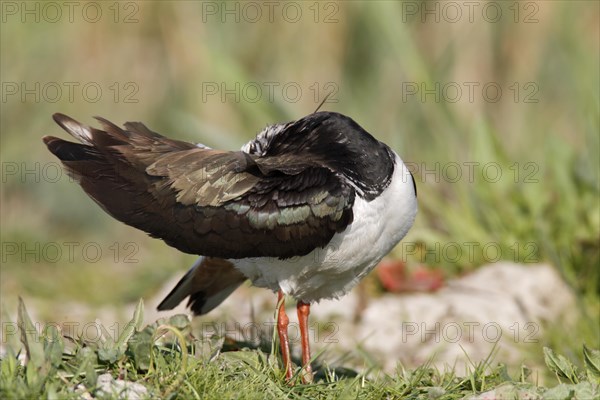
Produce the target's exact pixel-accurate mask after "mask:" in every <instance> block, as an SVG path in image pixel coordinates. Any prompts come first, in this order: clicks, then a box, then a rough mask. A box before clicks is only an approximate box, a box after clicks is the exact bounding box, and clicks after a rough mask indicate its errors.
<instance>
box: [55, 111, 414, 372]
mask: <svg viewBox="0 0 600 400" xmlns="http://www.w3.org/2000/svg"><path fill="white" fill-rule="evenodd" d="M96 119H97V120H98V121H99V123H100V125H101V128H100V129H98V128H93V127H89V126H86V125H84V124H81V123H79V122H77V121H75V120H73V119H72V118H70V117H67V116H66V115H63V114H55V115H54V120H55V121H56V122H57V123H58V124H59V125H60V126H61V127H62V128H63V129H64V130H65V131H67V132H68V133H69V134H71V135H72V136H73V137H74V138H75V139H77V140H78V141H79V142H80V143H73V142H68V141H65V140H62V139H59V138H56V137H52V136H46V137H44V143H45V144H46V145H47V146H48V149H49V150H50V151H51V152H52V153H53V154H54V155H56V156H57V157H58V158H59V159H60V160H61V161H62V163H63V164H64V166H65V167H66V170H67V171H68V172H69V174H70V175H71V176H73V177H74V178H75V179H76V180H77V181H78V182H79V184H80V185H81V187H82V188H83V190H84V191H85V192H86V193H87V194H88V195H89V196H90V197H91V198H92V199H93V200H94V201H95V202H96V203H98V205H100V207H102V209H104V211H106V212H107V213H108V214H110V215H111V216H113V217H114V218H116V219H118V220H119V221H121V222H124V223H125V224H127V225H131V226H133V227H135V228H138V229H141V230H143V231H145V232H147V233H148V234H149V235H150V236H152V237H155V238H160V239H162V240H164V241H165V242H166V243H167V244H168V245H170V246H173V247H175V248H177V249H179V250H180V251H183V252H185V253H190V254H197V255H200V258H199V259H198V260H197V261H196V262H195V263H194V265H193V266H192V268H191V269H190V270H189V271H188V272H187V274H186V275H185V276H184V277H183V278H182V279H181V281H180V282H179V283H178V284H177V286H176V287H175V288H174V289H173V290H172V292H171V293H170V294H169V295H168V296H167V297H166V298H165V299H164V300H163V302H162V303H161V304H160V305H159V306H158V309H159V310H170V309H172V308H174V307H175V306H177V305H178V304H179V303H180V302H181V301H183V300H184V299H185V298H186V297H188V298H189V299H188V306H189V307H190V308H191V310H192V311H193V313H194V314H196V315H202V314H206V313H207V312H209V311H210V310H212V309H213V308H215V307H216V306H218V305H219V304H220V303H221V302H222V301H223V300H224V299H225V298H226V297H227V296H229V294H231V293H232V292H233V291H234V290H235V289H236V288H237V287H238V286H240V285H241V284H242V283H243V282H244V281H246V280H248V279H249V280H250V281H252V283H253V284H254V285H255V286H259V287H263V288H267V289H271V290H272V291H273V292H276V293H277V295H278V305H277V309H278V312H277V330H278V334H279V339H280V343H281V352H282V359H283V365H284V368H285V374H286V379H288V380H290V379H292V377H293V369H292V363H291V361H290V350H289V340H288V334H287V327H288V322H289V320H288V317H287V315H286V313H285V307H284V296H285V295H287V296H291V297H293V298H294V299H295V300H296V301H297V313H298V319H299V325H300V333H301V345H302V364H303V368H304V370H303V371H302V372H301V374H302V379H303V381H305V382H306V381H310V380H311V379H312V370H311V366H310V360H311V357H310V345H309V339H308V314H309V311H310V305H311V304H312V303H314V302H318V301H319V300H322V299H335V298H338V297H340V296H342V295H344V294H345V293H347V292H348V291H349V290H350V289H352V288H353V287H354V286H355V285H356V284H357V283H358V282H359V281H360V280H361V278H363V277H364V276H365V275H366V274H368V273H369V271H371V270H372V269H373V268H374V267H375V266H376V265H377V263H378V262H379V261H380V260H381V259H382V258H383V257H384V256H385V255H386V254H387V253H388V252H389V251H390V250H391V249H392V248H393V247H394V246H395V245H396V244H397V243H398V242H399V241H400V240H401V239H402V238H403V237H404V236H405V235H406V233H407V232H408V230H409V229H410V227H411V226H412V224H413V222H414V219H415V216H416V213H417V190H416V186H415V182H414V180H413V177H412V175H411V173H410V171H409V170H408V168H407V167H406V166H405V165H404V163H403V162H402V160H401V159H400V157H399V156H398V155H397V154H396V153H395V152H394V151H393V150H392V149H390V147H388V146H387V145H385V144H384V143H382V142H380V141H378V140H377V139H375V138H374V137H373V136H371V135H370V134H369V133H368V132H367V131H365V130H364V129H363V128H362V127H360V126H359V125H358V124H357V123H356V122H355V121H354V120H352V119H351V118H349V117H347V116H345V115H342V114H338V113H334V112H315V113H313V114H310V115H308V116H306V117H304V118H301V119H299V120H297V121H292V122H288V123H282V124H275V125H271V126H268V127H267V128H265V129H264V130H262V131H261V132H260V133H259V134H258V135H257V136H256V138H255V139H253V140H251V141H250V142H248V143H247V144H246V145H244V146H243V147H242V149H241V150H240V151H223V150H215V149H211V148H209V147H207V146H204V145H202V144H192V143H187V142H183V141H179V140H174V139H169V138H166V137H164V136H161V135H159V134H158V133H155V132H152V131H151V130H149V129H148V128H146V126H144V125H143V124H141V123H139V122H127V123H125V125H124V128H125V129H122V128H120V127H118V126H116V125H115V124H113V123H111V122H109V121H107V120H105V119H103V118H99V117H97V118H96Z"/></svg>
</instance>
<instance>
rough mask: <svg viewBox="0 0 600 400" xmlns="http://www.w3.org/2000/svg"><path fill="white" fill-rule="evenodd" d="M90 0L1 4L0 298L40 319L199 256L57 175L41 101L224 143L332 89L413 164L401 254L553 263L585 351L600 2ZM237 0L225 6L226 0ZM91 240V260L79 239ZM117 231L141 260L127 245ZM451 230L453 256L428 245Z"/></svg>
mask: <svg viewBox="0 0 600 400" xmlns="http://www.w3.org/2000/svg"><path fill="white" fill-rule="evenodd" d="M15 4H17V6H18V7H21V6H19V4H24V3H15ZM33 4H37V3H35V2H34V3H33ZM39 4H42V3H39ZM39 4H38V6H39V7H42V6H41V5H39ZM100 4H102V5H101V10H102V18H100V19H99V21H98V22H95V23H90V22H88V21H86V20H85V18H83V16H82V8H83V7H81V8H76V9H75V13H74V15H73V22H70V21H69V18H68V14H67V13H66V11H65V10H63V16H62V18H61V19H60V20H58V21H56V22H52V21H51V19H52V18H48V16H46V18H44V16H43V15H42V17H41V18H40V21H39V22H35V21H34V17H32V16H31V15H21V14H20V13H18V14H15V15H12V14H10V15H7V13H6V12H5V13H4V14H3V18H4V19H5V21H3V23H2V24H1V28H0V29H1V39H0V44H1V59H0V71H1V72H0V74H1V80H2V85H3V87H2V96H3V99H2V103H1V118H0V133H1V150H0V152H1V154H0V155H1V159H2V192H1V199H0V201H1V206H2V209H1V213H0V217H1V235H2V245H3V248H2V252H3V255H2V258H3V259H2V269H1V278H2V281H1V286H0V289H1V291H2V303H3V304H4V306H5V307H8V308H10V309H15V307H16V296H17V294H21V295H23V296H24V297H25V298H26V299H27V298H38V299H41V300H42V301H41V302H40V305H39V306H38V309H39V310H38V313H39V314H40V315H43V316H44V318H47V319H51V318H53V317H54V315H53V312H55V310H56V308H55V307H57V305H58V304H61V303H64V302H66V303H69V302H82V303H85V304H90V305H96V306H100V305H111V306H117V307H118V306H120V305H122V304H123V303H124V302H132V301H134V300H135V299H137V298H138V297H140V296H149V295H151V294H152V293H155V292H156V291H157V290H158V288H159V287H160V286H161V284H162V283H163V282H165V280H167V279H168V278H169V277H170V276H172V275H173V274H175V273H176V271H183V270H184V269H185V268H186V267H187V265H188V264H189V263H191V261H192V260H193V257H192V256H188V255H182V254H180V253H178V252H177V251H175V250H173V249H170V248H168V247H167V246H166V245H164V244H162V243H161V242H159V241H157V240H152V239H149V238H147V237H146V236H145V235H144V234H143V233H140V232H137V231H135V230H134V229H132V228H129V227H126V226H123V225H122V224H119V223H117V222H115V221H114V220H113V219H112V218H110V217H109V216H107V215H106V214H104V213H103V212H102V211H101V210H100V209H99V208H98V207H97V205H96V204H94V202H93V201H91V200H90V199H88V198H87V197H86V196H85V194H83V192H82V191H81V189H80V188H78V187H77V185H76V184H74V183H73V182H70V181H69V179H68V178H67V177H66V175H64V174H62V175H60V173H58V178H56V177H57V172H56V169H55V167H56V160H55V159H54V158H53V157H52V156H51V154H50V153H49V152H48V151H47V150H46V148H45V147H44V146H43V144H42V142H41V136H42V135H44V134H53V135H60V136H62V137H65V135H66V134H65V133H64V132H62V131H61V129H60V128H59V127H58V126H56V125H55V124H54V122H53V121H52V119H51V115H52V113H54V112H59V111H60V112H62V113H66V114H68V115H71V116H73V117H75V118H76V119H79V120H81V121H83V122H87V123H90V124H91V123H93V120H92V118H91V117H92V116H94V115H101V116H104V117H106V118H108V119H110V120H112V121H114V122H116V123H122V122H125V121H127V120H138V121H143V122H144V123H145V124H146V125H148V126H149V127H150V128H151V129H153V130H155V131H157V132H161V133H163V134H166V135H169V136H171V137H175V138H178V139H183V140H189V141H194V142H202V143H205V144H206V145H209V146H212V147H221V148H230V149H234V148H239V146H241V145H242V144H243V143H245V142H246V141H247V140H249V139H251V138H252V137H253V136H254V135H255V134H256V132H258V131H259V130H260V129H262V128H263V127H264V126H265V125H267V124H269V123H273V122H279V121H286V120H292V119H296V118H299V117H301V116H304V115H306V114H308V113H310V112H312V111H314V109H315V108H316V107H317V106H318V104H319V103H320V102H321V100H322V99H323V98H324V97H325V95H326V94H327V93H329V92H332V94H331V97H330V99H329V101H328V102H327V103H326V104H325V105H324V107H323V109H326V110H331V111H338V112H341V113H344V114H347V115H350V116H351V117H352V118H354V119H355V120H356V121H358V122H359V123H360V124H361V125H362V126H363V127H365V128H366V129H367V130H368V131H369V132H371V133H373V134H374V135H375V136H376V137H378V138H379V139H380V140H382V141H384V142H386V143H388V144H390V145H391V146H392V147H393V148H394V149H395V150H396V151H397V152H398V153H399V154H400V155H401V156H402V157H403V159H404V161H405V162H407V163H408V164H409V165H410V166H411V169H412V170H413V171H414V172H415V176H416V178H417V186H418V193H419V204H420V214H419V216H418V218H417V222H416V224H415V227H414V228H413V230H412V231H411V232H410V233H409V235H408V236H407V238H406V239H405V242H406V243H415V244H416V245H417V246H416V248H417V251H412V252H410V254H409V253H408V252H406V251H405V252H403V251H402V250H403V249H406V247H402V246H399V247H398V248H397V249H396V250H395V252H394V255H395V256H396V257H402V258H405V259H407V260H408V261H409V264H411V265H416V264H419V263H426V264H429V265H432V266H436V267H440V268H443V269H444V270H446V271H448V273H449V274H450V275H451V274H457V273H462V272H465V271H469V270H471V269H473V268H477V267H478V266H480V265H482V264H484V263H486V262H488V261H494V260H495V259H496V258H500V259H509V260H515V261H520V262H525V263H528V262H548V263H550V264H552V265H553V266H555V267H556V268H557V269H558V271H560V273H561V274H562V276H563V277H564V278H565V280H566V281H567V282H568V283H569V284H570V285H571V286H572V287H573V289H574V291H575V292H576V293H577V294H578V295H579V299H580V305H581V310H580V311H581V312H583V315H585V318H584V323H583V326H584V328H581V329H579V330H578V331H577V332H569V333H566V332H563V333H562V334H563V335H567V336H568V337H569V338H570V339H571V340H574V341H579V342H581V341H584V340H587V341H590V340H591V341H596V346H595V347H598V313H597V311H598V307H599V300H598V297H599V294H600V283H599V282H600V268H599V265H600V247H599V240H600V207H599V206H600V200H599V199H600V197H599V192H600V178H599V171H600V161H599V154H600V152H599V147H600V140H599V126H600V123H599V122H600V121H599V119H600V113H599V107H600V99H599V97H600V96H599V87H600V78H599V72H598V71H600V61H599V47H600V43H599V37H600V32H599V29H600V28H599V26H600V21H599V12H600V11H599V4H598V3H597V2H568V1H553V2H536V3H534V2H526V3H513V2H500V3H496V4H498V5H499V7H500V8H501V10H502V17H501V18H497V20H496V21H494V22H489V21H488V20H486V18H484V17H483V15H482V9H483V8H484V5H485V4H486V3H485V2H483V3H478V2H477V4H478V6H477V7H476V8H475V9H474V13H473V18H472V21H470V17H469V13H468V12H467V9H466V8H463V9H462V17H461V18H460V19H459V20H457V21H456V22H450V21H451V20H454V17H453V16H454V14H449V13H450V12H451V11H452V10H446V11H443V10H444V8H443V7H445V6H444V5H443V4H444V3H421V2H404V3H402V2H346V3H331V2H328V3H312V2H308V3H294V4H296V6H297V7H298V8H299V9H300V10H301V18H299V20H298V21H297V22H292V19H290V17H289V15H288V16H287V18H284V17H283V14H282V12H283V11H282V10H283V9H284V7H283V4H282V3H277V2H276V4H278V5H279V6H277V7H276V8H275V9H274V13H273V20H272V22H271V21H270V20H269V18H268V15H269V14H268V13H267V9H266V8H261V10H262V17H261V18H258V20H257V21H256V22H254V15H255V14H253V13H251V11H252V10H246V11H245V12H247V14H244V8H243V7H244V3H229V6H226V5H224V4H223V3H219V2H205V3H200V2H198V3H196V2H181V3H177V4H175V3H171V2H140V3H133V2H124V3H114V4H118V6H117V9H118V10H119V14H118V15H116V14H115V12H116V10H117V9H115V8H114V7H115V6H114V5H112V7H113V8H109V7H111V4H113V3H110V4H108V3H100ZM235 4H237V7H238V8H239V13H238V14H236V12H235V11H234V12H233V14H232V13H229V14H227V13H224V9H225V7H231V9H233V10H235V7H236V5H235ZM436 4H437V6H436ZM456 4H461V3H460V2H459V3H456ZM532 4H533V5H534V6H535V7H534V6H531V5H532ZM528 5H529V6H528ZM207 6H210V7H213V6H214V7H216V10H217V14H212V11H213V10H214V9H213V8H207ZM408 6H410V7H408ZM413 6H414V7H417V9H418V10H421V9H423V7H430V8H432V9H434V10H435V7H438V9H439V13H438V14H439V15H438V16H437V17H438V18H439V22H436V20H435V18H436V16H435V14H434V15H428V16H427V15H425V16H423V15H421V14H420V13H417V14H416V15H413V14H412V10H413V8H411V7H413ZM31 7H34V6H31ZM511 7H512V8H511ZM517 10H518V11H519V14H518V15H517V14H516V12H517ZM19 11H21V10H19ZM288 11H289V12H290V13H291V10H288ZM317 11H318V15H317V14H316V12H317ZM286 15H287V14H286ZM290 15H292V14H290ZM115 19H116V21H117V22H115ZM126 19H129V20H131V21H130V22H129V23H126V22H125V20H126ZM236 19H238V21H236ZM423 19H425V20H424V21H423ZM515 19H516V21H515ZM23 20H24V21H25V22H23ZM133 20H135V21H133ZM36 85H39V86H36ZM115 85H116V86H115ZM236 85H237V86H236ZM57 86H58V87H59V88H60V90H61V91H60V92H57V91H56V87H57ZM98 87H99V88H100V89H101V95H99V96H98V95H96V92H95V91H94V89H96V88H98ZM215 87H216V88H217V93H213V91H214V90H215ZM257 87H258V88H259V89H260V90H261V91H260V93H258V92H257V91H256V88H257ZM270 87H271V88H273V90H272V92H270V90H269V88H270ZM69 88H73V90H72V92H71V91H70V89H69ZM84 88H87V89H84ZM297 88H300V91H301V93H300V95H297V90H295V89H297ZM484 88H487V89H486V90H484ZM496 88H500V89H501V94H500V92H495V89H496ZM236 89H237V90H236ZM471 89H472V92H471ZM15 90H16V92H15ZM226 90H229V91H231V92H235V93H237V97H236V95H235V94H231V93H229V94H227V93H228V92H226ZM415 90H417V92H416V93H414V91H415ZM457 90H458V92H457ZM27 91H29V92H27ZM471 94H472V96H471ZM271 95H272V96H271ZM436 95H437V98H436ZM131 101H134V102H131ZM28 171H29V172H28ZM456 171H458V173H460V176H457V175H456V174H457V172H456ZM498 171H500V173H501V176H498V177H496V176H497V174H498ZM71 242H75V243H77V244H78V247H77V248H76V249H75V250H74V253H73V257H70V256H69V254H67V252H68V249H69V247H68V245H66V244H65V243H71ZM473 242H475V243H478V244H480V245H484V244H488V243H491V244H494V246H493V247H494V249H500V251H499V253H498V257H496V255H495V254H494V253H492V255H489V254H485V253H484V252H482V251H480V250H477V249H478V248H477V247H476V248H475V250H476V251H475V252H473V253H472V254H470V253H469V248H468V246H469V245H468V244H469V243H473ZM52 243H54V244H57V246H58V248H59V249H61V251H62V254H61V256H60V257H55V256H54V255H52V254H53V253H51V251H53V250H56V247H52V245H49V244H52ZM90 243H94V244H95V245H94V246H95V247H94V248H97V247H99V248H100V249H101V252H102V256H101V257H100V258H98V259H96V257H95V256H94V255H93V254H92V256H91V257H90V255H89V254H84V253H83V252H82V251H81V250H80V249H82V248H83V247H84V245H86V244H90ZM115 243H116V244H117V248H119V254H118V255H117V254H116V252H117V250H116V248H115V247H114V244H115ZM130 243H133V246H134V247H133V250H135V255H134V257H133V258H134V259H135V262H127V260H126V254H130V253H127V252H128V251H131V249H132V248H127V247H126V246H128V245H129V244H130ZM449 243H452V244H456V245H458V247H459V248H460V250H461V253H460V254H461V256H460V257H448V256H444V254H443V252H441V251H439V250H436V246H438V247H437V249H439V247H440V246H442V247H443V246H444V245H447V244H449ZM13 244H16V245H17V249H16V253H15V252H14V251H13V250H15V249H14V248H13V247H10V248H9V247H7V246H12V245H13ZM36 246H38V247H36ZM45 246H46V247H45ZM94 248H92V250H94ZM31 249H33V250H31ZM431 249H433V250H431ZM479 249H481V247H479ZM29 250H31V251H29ZM13 253H14V254H13ZM36 257H37V258H36ZM55 259H56V262H52V261H53V260H55ZM90 259H93V260H94V261H95V262H89V260H90ZM491 284H493V283H491ZM557 335H560V334H559V333H557ZM553 341H555V342H561V339H560V336H559V339H556V338H555V339H554V340H553ZM574 348H575V347H574ZM576 348H577V349H578V348H580V343H578V344H577V346H576ZM558 350H559V351H562V350H563V349H560V348H559V349H558Z"/></svg>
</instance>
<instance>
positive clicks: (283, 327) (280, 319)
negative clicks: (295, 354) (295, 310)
mask: <svg viewBox="0 0 600 400" xmlns="http://www.w3.org/2000/svg"><path fill="white" fill-rule="evenodd" d="M277 301H278V303H277V304H278V305H277V333H278V334H279V344H280V346H281V358H283V365H284V368H285V379H287V380H288V381H289V380H290V379H292V376H293V375H294V374H293V372H292V361H291V359H290V340H289V339H288V325H289V323H290V319H289V318H288V316H287V314H286V313H285V296H284V294H283V292H282V291H281V290H279V291H278V292H277Z"/></svg>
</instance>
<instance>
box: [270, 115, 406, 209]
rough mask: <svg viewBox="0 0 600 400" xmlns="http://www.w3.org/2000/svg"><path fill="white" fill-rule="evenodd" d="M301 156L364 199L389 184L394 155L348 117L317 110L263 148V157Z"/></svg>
mask: <svg viewBox="0 0 600 400" xmlns="http://www.w3.org/2000/svg"><path fill="white" fill-rule="evenodd" d="M286 153H293V154H296V155H299V154H301V155H304V156H305V157H307V159H314V160H315V161H317V162H320V163H322V164H324V165H325V166H327V167H328V168H330V169H332V170H334V171H336V172H338V173H340V174H342V175H344V176H345V177H346V178H347V179H348V180H350V181H351V182H352V183H353V184H354V185H355V186H356V188H357V189H358V193H359V195H360V196H361V197H363V198H365V199H366V200H372V199H374V198H375V197H377V196H378V195H379V194H380V193H381V192H382V191H383V190H384V189H385V188H386V187H387V186H388V185H389V183H390V180H391V178H392V174H393V173H394V165H395V155H394V153H393V152H392V150H391V149H390V148H389V147H388V146H386V145H385V144H384V143H381V142H380V141H378V140H377V139H375V138H374V137H373V136H372V135H371V134H369V132H367V131H366V130H364V129H363V128H362V127H361V126H360V125H358V124H357V123H356V122H355V121H354V120H352V119H351V118H349V117H347V116H345V115H342V114H339V113H334V112H326V111H322V112H317V113H313V114H310V115H308V116H306V117H304V118H301V119H299V120H297V121H295V122H292V123H289V124H286V125H285V127H284V128H283V129H281V130H280V131H279V132H278V133H277V134H276V135H274V137H273V138H272V139H271V140H269V141H268V144H267V145H266V146H265V148H264V153H263V155H264V156H276V155H282V154H286Z"/></svg>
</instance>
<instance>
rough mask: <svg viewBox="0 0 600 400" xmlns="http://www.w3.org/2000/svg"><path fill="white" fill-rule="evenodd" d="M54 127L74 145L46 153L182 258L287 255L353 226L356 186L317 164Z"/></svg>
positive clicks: (122, 132)
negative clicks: (198, 255) (63, 131)
mask: <svg viewBox="0 0 600 400" xmlns="http://www.w3.org/2000/svg"><path fill="white" fill-rule="evenodd" d="M54 119H55V121H56V122H57V123H58V124H59V125H60V126H61V127H62V128H63V129H65V130H66V131H67V132H69V133H70V134H71V135H72V136H73V137H75V138H76V139H78V140H79V142H80V143H73V142H68V141H65V140H62V139H59V138H56V137H50V136H47V137H45V138H44V142H45V143H46V145H47V146H48V149H49V150H50V151H51V152H52V153H53V154H55V155H56V156H57V157H58V158H59V159H60V160H61V161H62V163H63V164H64V165H65V167H66V169H67V170H68V171H69V173H70V174H71V175H72V176H74V177H75V178H76V179H77V180H78V181H79V183H80V185H81V187H82V188H83V189H84V191H85V192H86V193H87V194H88V195H89V196H90V197H91V198H92V199H94V201H96V203H98V204H99V205H100V206H101V207H102V208H103V209H104V210H105V211H106V212H107V213H109V214H110V215H111V216H113V217H114V218H116V219H118V220H119V221H122V222H124V223H126V224H128V225H131V226H133V227H136V228H138V229H141V230H143V231H145V232H147V233H148V234H150V235H151V236H153V237H156V238H160V239H163V240H164V241H165V242H166V243H167V244H169V245H171V246H173V247H175V248H177V249H179V250H181V251H183V252H187V253H192V254H201V255H205V256H209V257H221V258H245V257H261V256H266V257H280V258H288V257H293V256H298V255H305V254H308V253H310V252H311V251H312V250H314V249H315V248H317V247H323V246H325V245H326V244H327V243H328V242H329V240H330V239H331V237H332V236H333V235H334V234H335V233H336V232H341V231H342V230H344V229H345V227H346V226H347V225H348V224H350V223H351V222H352V204H353V202H354V195H355V192H354V189H353V187H352V186H351V185H349V184H348V182H347V181H346V180H345V179H344V178H343V177H342V176H341V175H339V174H338V173H337V172H335V171H333V170H332V169H330V168H329V167H327V166H326V165H322V164H320V163H319V161H318V160H317V159H313V160H311V159H310V157H306V156H302V157H300V156H295V155H293V154H278V155H274V156H266V157H260V156H257V155H250V154H247V153H244V152H241V151H237V152H231V151H220V150H214V149H209V148H207V147H204V146H200V145H194V144H191V143H187V142H182V141H178V140H172V139H168V138H166V137H163V136H161V135H159V134H157V133H155V132H152V131H150V130H149V129H148V128H146V127H145V126H144V125H143V124H141V123H126V124H125V129H121V128H119V127H118V126H116V125H114V124H112V123H111V122H109V121H106V120H104V119H102V118H97V119H98V120H99V122H100V123H101V125H102V129H96V128H91V127H88V126H86V125H83V124H80V123H79V122H77V121H75V120H73V119H71V118H69V117H67V116H65V115H62V114H55V115H54Z"/></svg>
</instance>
